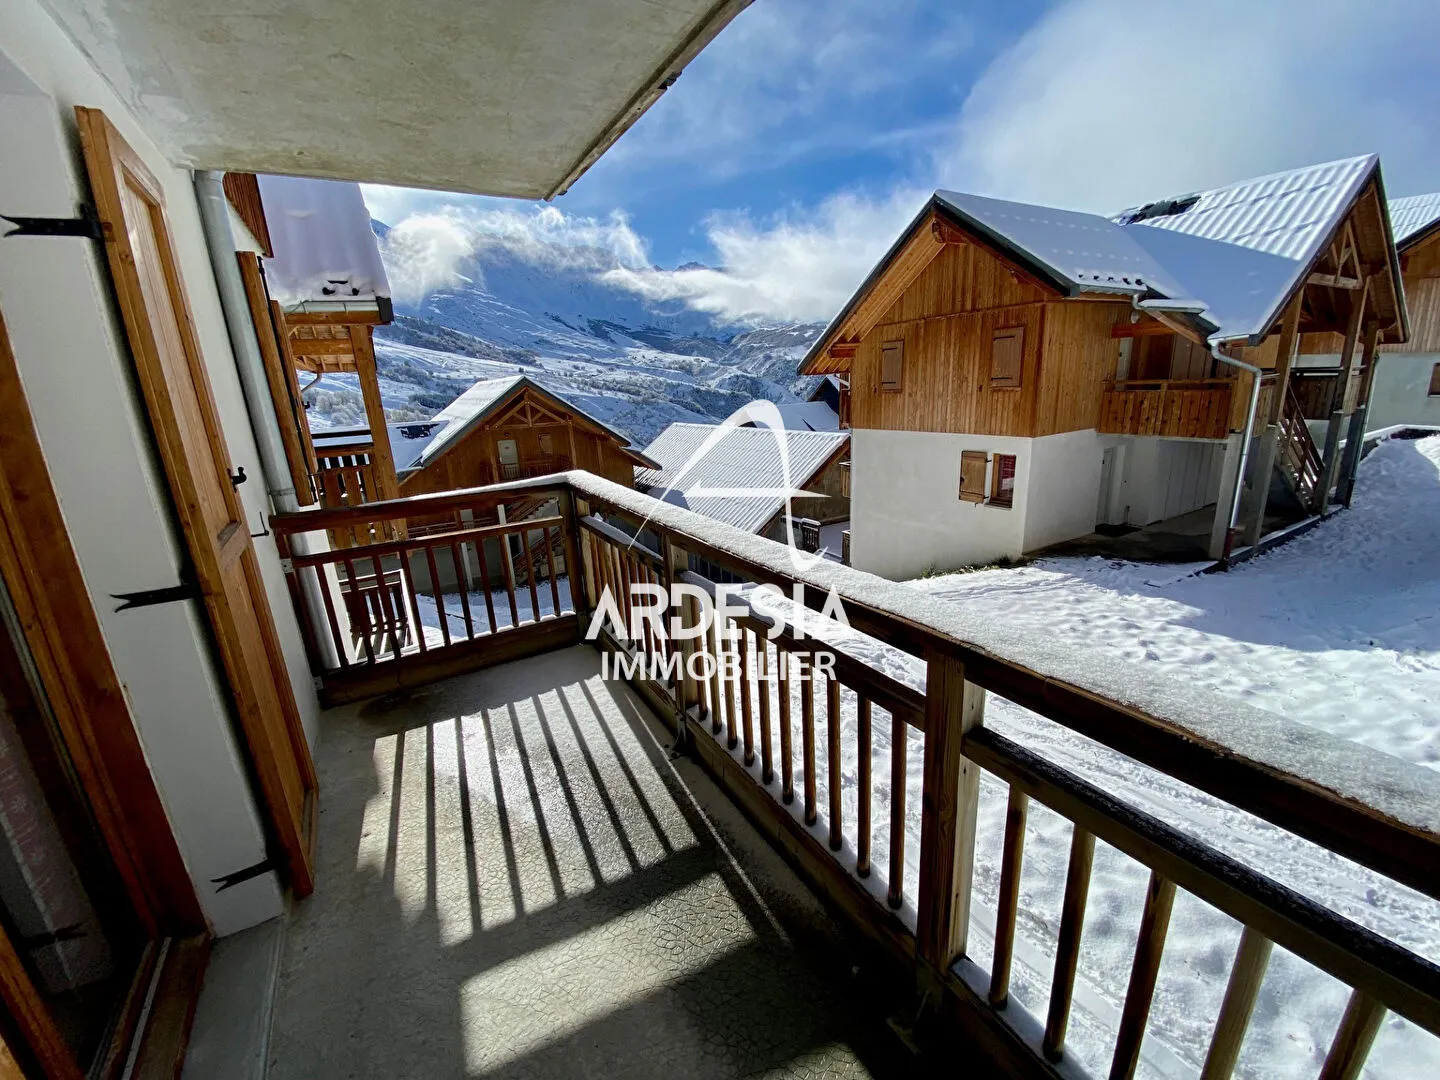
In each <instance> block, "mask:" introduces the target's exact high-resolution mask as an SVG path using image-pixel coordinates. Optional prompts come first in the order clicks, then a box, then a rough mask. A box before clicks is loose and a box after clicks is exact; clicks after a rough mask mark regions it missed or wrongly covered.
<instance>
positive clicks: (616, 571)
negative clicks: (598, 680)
mask: <svg viewBox="0 0 1440 1080" xmlns="http://www.w3.org/2000/svg"><path fill="white" fill-rule="evenodd" d="M605 554H606V555H607V556H608V557H609V561H610V578H611V581H612V583H613V584H614V586H615V606H616V607H617V608H618V609H619V611H620V622H621V628H620V633H619V637H620V640H621V641H626V642H628V641H629V640H630V628H631V627H632V626H633V625H634V623H633V622H632V621H631V618H630V579H629V577H628V576H627V574H626V569H625V560H624V558H623V556H622V554H621V552H620V551H619V550H618V549H617V548H616V547H615V545H614V544H612V543H610V542H609V541H608V540H607V541H606V542H605ZM637 648H638V646H637Z"/></svg>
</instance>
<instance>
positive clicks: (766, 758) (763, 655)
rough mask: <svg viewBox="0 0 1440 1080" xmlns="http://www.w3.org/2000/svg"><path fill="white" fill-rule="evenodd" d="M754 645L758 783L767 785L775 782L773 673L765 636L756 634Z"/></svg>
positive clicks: (768, 646)
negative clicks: (758, 746) (771, 722)
mask: <svg viewBox="0 0 1440 1080" xmlns="http://www.w3.org/2000/svg"><path fill="white" fill-rule="evenodd" d="M755 643H756V645H757V646H758V651H757V658H758V662H759V670H758V671H757V673H756V675H757V678H756V680H755V690H756V693H757V694H758V695H759V697H760V782H761V783H762V784H766V785H769V784H773V783H774V782H775V756H774V754H773V753H772V750H771V736H770V690H771V687H772V686H773V684H774V682H775V678H774V676H775V671H774V668H773V667H772V665H771V663H770V644H769V642H768V641H767V640H766V639H765V636H764V635H763V634H757V635H756V636H755Z"/></svg>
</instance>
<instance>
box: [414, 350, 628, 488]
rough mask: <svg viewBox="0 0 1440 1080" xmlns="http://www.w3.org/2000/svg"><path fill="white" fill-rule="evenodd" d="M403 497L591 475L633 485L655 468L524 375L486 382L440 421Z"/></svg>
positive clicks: (602, 426) (416, 461) (608, 430)
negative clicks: (638, 473)
mask: <svg viewBox="0 0 1440 1080" xmlns="http://www.w3.org/2000/svg"><path fill="white" fill-rule="evenodd" d="M432 423H435V424H437V425H438V427H437V428H436V429H435V431H434V433H433V434H432V435H431V437H430V439H429V441H428V442H427V443H426V444H425V446H424V448H423V449H422V450H421V452H420V454H419V455H418V456H417V457H415V458H414V459H413V461H412V462H411V463H410V464H409V465H408V466H407V468H406V470H405V472H404V475H403V476H402V477H401V479H400V493H401V494H402V495H418V494H420V493H422V492H427V491H449V490H451V489H453V488H464V487H477V486H479V485H482V484H495V483H501V482H503V481H506V480H522V479H529V478H531V477H536V476H547V475H549V474H550V473H556V472H565V471H566V470H568V469H586V470H588V471H589V472H593V473H595V474H596V475H597V476H603V477H605V478H606V479H608V480H613V481H615V483H617V484H624V485H625V486H626V487H630V486H632V485H633V484H634V482H635V470H636V468H637V467H638V468H646V467H649V466H651V465H653V464H654V463H653V462H652V461H651V460H650V459H649V458H648V457H646V456H645V455H644V454H643V453H641V452H640V451H639V450H637V449H636V448H635V447H633V446H631V445H630V442H629V440H628V439H627V438H626V437H625V436H623V435H621V434H620V433H619V432H618V431H616V430H614V429H613V428H611V427H608V426H607V425H605V424H603V423H601V422H600V421H599V420H596V419H594V418H593V417H591V416H589V415H587V414H586V413H584V412H582V411H581V410H579V409H577V408H576V407H575V406H573V405H571V404H570V403H569V402H567V401H565V400H564V399H563V398H561V397H560V396H559V395H557V394H554V393H552V392H550V391H549V390H546V389H545V388H544V387H543V386H541V385H540V384H539V383H537V382H535V381H534V380H532V379H530V378H528V377H526V376H524V375H513V376H508V377H502V378H498V379H484V380H482V381H480V382H477V383H476V384H475V385H474V386H472V387H471V388H470V389H469V390H467V391H465V393H463V394H461V395H460V396H459V397H458V398H456V399H455V400H454V401H453V402H451V403H450V404H449V405H447V406H446V407H445V408H444V409H442V410H441V411H440V412H439V413H437V414H436V415H435V417H434V420H433V421H432Z"/></svg>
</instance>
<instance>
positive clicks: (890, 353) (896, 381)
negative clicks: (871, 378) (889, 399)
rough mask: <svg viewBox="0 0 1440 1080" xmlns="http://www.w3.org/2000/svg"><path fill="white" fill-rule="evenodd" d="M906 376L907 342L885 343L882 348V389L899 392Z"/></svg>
mask: <svg viewBox="0 0 1440 1080" xmlns="http://www.w3.org/2000/svg"><path fill="white" fill-rule="evenodd" d="M904 374H905V342H903V341H887V342H885V343H884V344H883V345H881V346H880V389H881V390H899V389H900V386H901V381H902V379H903V377H904Z"/></svg>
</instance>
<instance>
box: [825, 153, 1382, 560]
mask: <svg viewBox="0 0 1440 1080" xmlns="http://www.w3.org/2000/svg"><path fill="white" fill-rule="evenodd" d="M1406 326H1407V324H1406V314H1405V305H1404V294H1403V290H1402V286H1401V282H1400V271H1399V264H1398V262H1397V258H1396V254H1395V249H1394V245H1393V243H1392V241H1391V237H1390V228H1389V222H1388V218H1387V217H1386V214H1385V200H1384V190H1383V186H1382V184H1381V179H1380V170H1379V162H1378V160H1377V159H1376V158H1375V157H1373V156H1369V157H1361V158H1354V159H1350V160H1347V161H1339V162H1332V163H1329V164H1325V165H1319V166H1313V167H1310V168H1307V169H1301V170H1296V171H1294V172H1291V173H1282V174H1277V175H1275V176H1269V177H1262V178H1259V179H1256V180H1251V181H1245V182H1243V183H1239V184H1232V185H1229V186H1227V187H1224V188H1218V189H1215V190H1213V191H1207V192H1200V193H1196V194H1191V195H1186V196H1181V197H1177V198H1172V199H1166V200H1160V201H1158V202H1154V203H1150V204H1147V205H1146V206H1142V207H1137V208H1135V209H1133V210H1131V211H1128V212H1126V213H1124V214H1121V215H1118V216H1117V217H1116V218H1114V219H1108V218H1103V217H1098V216H1096V215H1092V214H1082V213H1074V212H1070V211H1061V210H1054V209H1050V208H1047V207H1038V206H1029V205H1024V204H1019V203H1009V202H1002V201H999V200H995V199H986V198H980V197H978V196H972V195H965V194H961V193H957V192H946V191H940V192H936V194H935V195H934V197H933V198H932V199H931V200H930V201H929V203H928V204H927V205H926V206H925V207H924V208H923V209H922V211H921V212H920V213H919V215H917V217H916V218H915V219H914V221H913V222H912V223H911V225H910V226H909V228H907V229H906V231H905V233H904V234H903V235H902V236H901V237H900V239H899V240H898V241H897V242H896V244H895V245H894V246H893V247H892V249H891V250H890V251H889V252H888V253H887V254H886V256H885V257H884V258H883V259H882V260H881V262H880V264H879V265H878V266H877V267H876V269H875V270H874V271H873V272H872V273H871V275H870V276H869V278H868V279H867V280H866V281H865V283H864V284H863V285H862V286H861V288H860V289H859V291H858V292H857V293H856V294H855V295H854V297H852V298H851V300H850V301H849V302H848V303H847V304H846V305H845V307H844V309H843V310H842V312H841V313H840V315H839V316H838V317H837V318H836V319H835V320H834V322H833V323H832V324H831V325H830V326H829V328H828V329H827V330H826V331H825V333H824V334H823V335H822V336H821V338H820V339H819V340H818V341H817V342H816V344H815V345H814V347H813V348H812V349H811V351H810V352H809V354H808V355H807V356H806V358H805V360H804V362H803V364H802V366H801V369H800V370H801V373H802V374H807V375H820V374H833V375H837V376H841V377H843V378H847V379H848V395H847V396H848V417H849V420H850V424H851V427H852V429H853V450H852V469H853V473H854V475H853V479H852V491H851V495H852V499H853V500H854V513H853V519H854V527H853V533H854V536H853V538H852V542H853V548H852V555H853V557H854V559H855V565H857V566H860V567H863V568H866V569H872V570H875V571H877V572H880V573H884V574H886V575H887V576H903V575H910V574H916V573H920V572H923V571H925V570H927V569H932V568H945V567H950V566H959V565H965V564H972V563H983V562H988V561H991V560H993V559H996V558H1000V557H1014V556H1018V555H1021V554H1023V553H1025V552H1029V551H1033V550H1036V549H1038V548H1041V547H1045V546H1047V545H1050V544H1054V543H1057V542H1060V541H1065V540H1069V539H1071V538H1074V537H1079V536H1082V535H1085V534H1090V533H1091V532H1092V531H1093V530H1095V529H1096V528H1097V526H1099V527H1101V528H1102V529H1111V530H1115V531H1119V530H1126V529H1143V528H1145V527H1147V526H1151V527H1154V526H1155V523H1157V522H1163V521H1169V520H1172V519H1181V518H1184V517H1185V515H1191V517H1190V518H1189V519H1187V520H1186V521H1185V522H1184V523H1182V526H1181V527H1182V528H1188V529H1189V532H1190V534H1191V535H1193V536H1196V537H1197V539H1196V541H1195V551H1194V556H1193V557H1196V558H1200V557H1204V555H1205V554H1207V553H1208V554H1209V555H1210V556H1211V557H1215V558H1220V557H1223V556H1226V555H1227V554H1229V553H1231V552H1232V550H1233V549H1234V548H1235V547H1236V546H1237V545H1245V544H1254V543H1255V542H1257V541H1258V540H1260V539H1261V537H1262V536H1263V535H1265V534H1266V533H1268V532H1269V531H1270V529H1271V527H1273V526H1275V525H1276V523H1277V521H1279V520H1280V519H1283V518H1287V517H1288V518H1289V519H1292V520H1293V519H1298V518H1303V517H1306V516H1313V515H1315V514H1318V513H1320V512H1322V511H1323V510H1325V509H1326V508H1327V507H1328V506H1329V505H1330V503H1331V502H1332V501H1333V500H1334V499H1335V498H1336V495H1337V493H1338V495H1339V497H1340V498H1341V499H1342V500H1345V499H1348V493H1349V488H1350V484H1351V482H1352V479H1353V470H1354V467H1355V463H1356V460H1357V455H1356V454H1355V453H1353V452H1352V453H1349V454H1347V453H1346V447H1347V446H1349V447H1353V448H1355V449H1356V450H1358V445H1359V441H1360V440H1358V439H1355V438H1350V435H1351V429H1352V428H1353V427H1354V426H1355V425H1354V423H1352V417H1354V416H1356V415H1357V410H1359V409H1360V408H1361V407H1362V406H1363V404H1364V403H1365V402H1366V401H1367V400H1368V391H1369V384H1370V377H1371V375H1372V373H1373V371H1374V358H1375V355H1376V350H1377V348H1378V347H1379V346H1381V345H1387V344H1394V343H1402V342H1404V341H1405V340H1406V338H1407V329H1406ZM1322 342H1325V343H1329V342H1333V343H1336V344H1333V345H1331V346H1330V347H1331V348H1332V349H1333V350H1334V351H1336V352H1339V353H1340V354H1341V355H1342V356H1343V357H1344V360H1343V363H1342V364H1340V365H1339V371H1338V375H1339V377H1340V379H1341V380H1342V382H1343V385H1344V386H1345V388H1346V389H1345V392H1344V393H1341V394H1337V395H1336V397H1335V401H1334V404H1333V407H1331V408H1329V410H1328V411H1327V412H1326V413H1325V415H1324V416H1323V417H1321V419H1322V420H1323V421H1324V425H1323V426H1324V430H1323V432H1322V433H1321V434H1320V437H1319V439H1318V441H1317V440H1316V439H1314V438H1312V435H1311V433H1310V431H1309V430H1308V428H1307V426H1306V424H1305V422H1304V421H1305V418H1306V415H1307V412H1306V410H1305V409H1304V408H1303V407H1302V405H1301V402H1300V401H1299V400H1298V399H1297V395H1296V380H1294V379H1292V371H1293V370H1295V367H1294V358H1295V356H1296V354H1297V352H1301V351H1304V350H1305V349H1307V348H1317V347H1319V346H1320V344H1321V343H1322ZM1312 411H1313V410H1312ZM1342 458H1343V459H1344V460H1343V461H1342ZM1272 471H1273V472H1274V473H1276V475H1277V480H1276V483H1275V484H1274V485H1273V487H1274V490H1275V498H1274V499H1273V500H1272V498H1271V490H1272V484H1271V474H1272ZM1242 478H1243V483H1242ZM1212 507H1213V510H1211V509H1210V508H1212ZM1201 511H1204V515H1202V516H1205V515H1208V516H1205V521H1204V523H1203V525H1201V526H1197V525H1196V524H1195V515H1196V514H1197V513H1198V512H1201Z"/></svg>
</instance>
